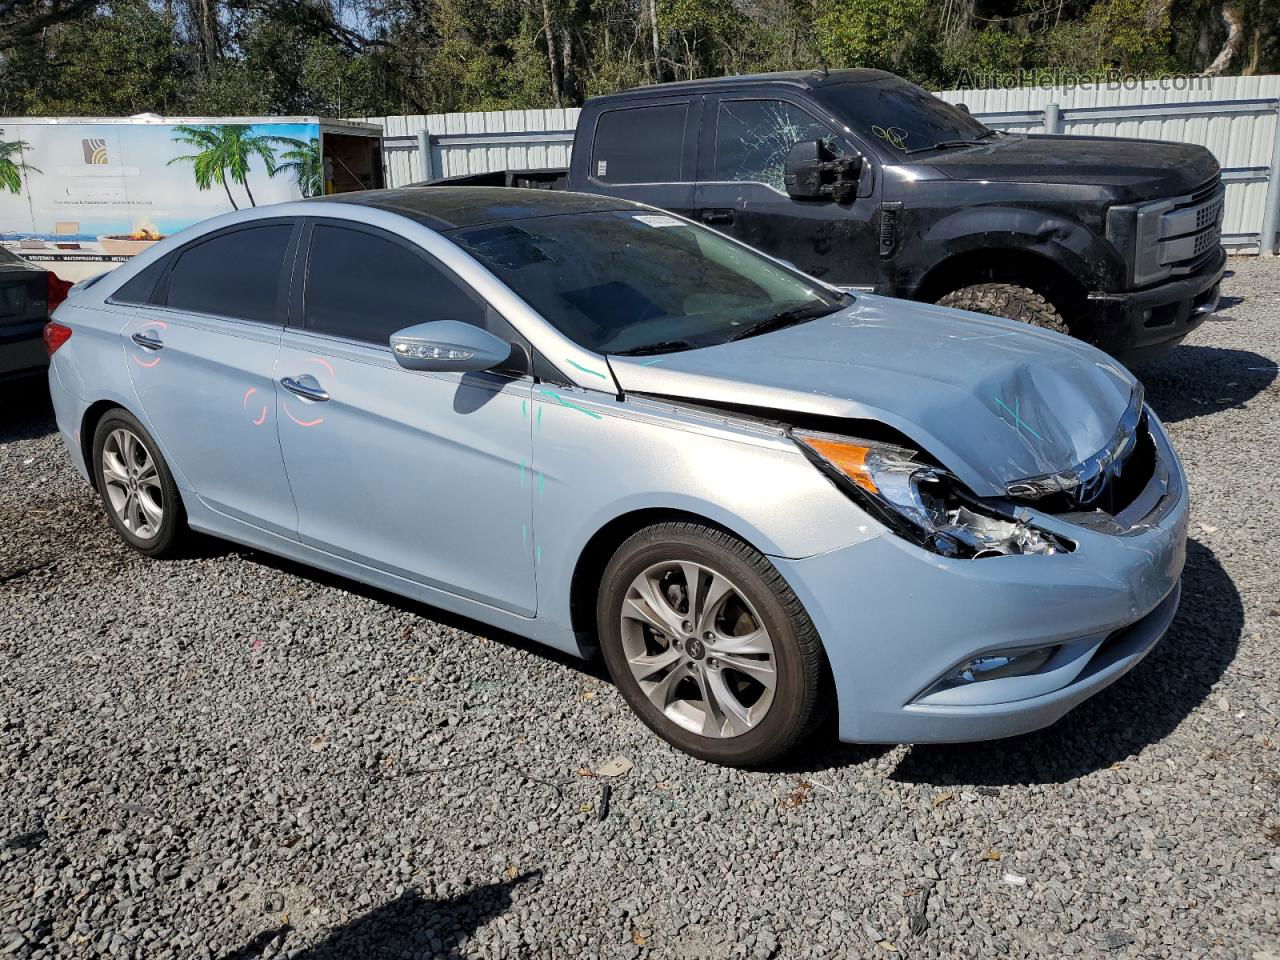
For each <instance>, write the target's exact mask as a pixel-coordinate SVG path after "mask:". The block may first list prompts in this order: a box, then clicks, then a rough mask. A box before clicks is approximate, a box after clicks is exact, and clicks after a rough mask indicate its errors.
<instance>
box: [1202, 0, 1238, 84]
mask: <svg viewBox="0 0 1280 960" xmlns="http://www.w3.org/2000/svg"><path fill="white" fill-rule="evenodd" d="M1221 15H1222V22H1223V23H1225V24H1226V25H1227V39H1226V40H1225V41H1224V42H1223V44H1222V49H1221V50H1219V51H1218V55H1217V57H1215V58H1214V61H1213V63H1211V64H1209V65H1208V66H1207V67H1205V68H1204V73H1203V76H1206V77H1216V76H1219V75H1221V74H1223V73H1225V72H1226V69H1227V67H1229V66H1231V61H1232V60H1234V59H1235V57H1236V54H1238V53H1239V52H1240V48H1241V47H1242V46H1243V45H1244V17H1243V16H1241V14H1240V11H1239V9H1238V8H1237V7H1236V5H1235V4H1234V3H1224V4H1223V5H1222V12H1221Z"/></svg>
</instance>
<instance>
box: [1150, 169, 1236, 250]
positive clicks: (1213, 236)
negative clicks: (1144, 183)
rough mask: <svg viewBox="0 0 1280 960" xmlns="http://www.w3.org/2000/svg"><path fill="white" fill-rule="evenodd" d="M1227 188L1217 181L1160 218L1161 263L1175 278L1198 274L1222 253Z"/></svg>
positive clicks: (1185, 198) (1181, 199)
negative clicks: (1182, 275) (1206, 264)
mask: <svg viewBox="0 0 1280 960" xmlns="http://www.w3.org/2000/svg"><path fill="white" fill-rule="evenodd" d="M1225 200H1226V187H1225V186H1224V185H1223V183H1222V181H1221V177H1214V178H1213V179H1212V180H1210V181H1209V182H1208V183H1206V184H1204V185H1203V186H1201V187H1199V188H1197V189H1196V190H1195V191H1193V192H1192V193H1190V194H1188V195H1187V196H1185V197H1179V198H1177V199H1176V200H1175V201H1174V206H1173V208H1172V209H1170V210H1167V211H1166V212H1165V213H1164V214H1163V215H1162V216H1161V217H1160V231H1159V240H1158V243H1159V248H1160V254H1159V262H1160V263H1161V264H1162V265H1167V266H1169V267H1170V268H1171V269H1170V272H1171V273H1173V274H1187V273H1194V272H1195V271H1196V270H1198V269H1199V268H1200V267H1202V266H1203V265H1204V264H1205V262H1207V261H1208V260H1209V259H1210V258H1211V257H1212V256H1213V255H1214V254H1215V253H1216V252H1217V249H1218V245H1219V243H1220V242H1221V239H1222V213H1223V209H1224V206H1225Z"/></svg>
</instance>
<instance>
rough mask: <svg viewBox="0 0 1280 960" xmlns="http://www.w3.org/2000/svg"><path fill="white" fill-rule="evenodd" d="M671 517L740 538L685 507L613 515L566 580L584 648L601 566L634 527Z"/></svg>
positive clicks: (591, 639)
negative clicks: (681, 508) (683, 508)
mask: <svg viewBox="0 0 1280 960" xmlns="http://www.w3.org/2000/svg"><path fill="white" fill-rule="evenodd" d="M671 520H682V521H685V522H687V523H700V524H702V525H703V526H704V527H711V528H713V529H715V530H723V531H724V532H725V533H727V534H729V535H730V536H734V537H738V539H742V538H741V537H740V536H739V535H738V534H737V533H735V532H734V531H732V530H729V529H727V528H726V527H724V526H722V525H721V524H718V523H716V522H715V521H713V520H708V519H707V518H706V517H703V516H700V515H698V514H696V513H689V512H688V511H686V510H668V509H665V508H651V509H646V510H636V511H633V512H631V513H624V514H623V515H622V516H620V517H614V518H613V519H612V520H610V521H609V522H608V523H606V524H605V525H604V526H603V527H601V528H600V529H599V530H597V531H596V532H595V534H593V535H592V537H591V539H590V540H588V541H587V545H586V546H585V547H583V548H582V553H581V554H579V555H578V562H577V563H576V564H575V565H574V568H573V579H572V580H570V581H569V620H570V624H569V625H570V626H571V627H572V628H573V632H574V633H575V634H576V635H577V637H578V639H579V642H580V643H581V644H582V646H583V649H584V650H592V651H594V649H595V635H596V598H597V596H598V595H599V593H600V581H601V580H602V579H603V578H604V568H605V567H606V566H607V565H608V563H609V559H610V558H611V557H612V556H613V555H614V554H615V553H616V552H617V550H618V548H619V547H620V546H622V544H623V543H624V542H626V539H627V538H628V537H629V536H631V535H632V534H633V533H635V532H636V531H638V530H643V529H644V528H645V527H651V526H653V525H654V524H655V523H665V522H667V521H671ZM584 640H585V642H584Z"/></svg>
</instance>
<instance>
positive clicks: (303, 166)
mask: <svg viewBox="0 0 1280 960" xmlns="http://www.w3.org/2000/svg"><path fill="white" fill-rule="evenodd" d="M280 146H282V147H288V149H287V150H285V151H284V152H283V153H281V154H280V160H281V161H282V162H281V163H280V164H279V165H278V166H276V167H275V168H274V169H273V170H272V171H271V175H272V176H273V177H274V176H275V175H276V174H277V173H286V172H288V173H292V174H293V179H294V182H295V183H297V185H298V189H299V190H300V191H302V195H303V196H304V197H318V196H320V194H322V193H323V192H324V165H323V163H322V162H321V160H320V141H319V140H318V139H317V138H315V137H312V138H311V140H310V142H309V143H303V142H302V141H301V140H295V139H293V138H292V137H280Z"/></svg>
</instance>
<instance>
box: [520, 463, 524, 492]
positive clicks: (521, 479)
mask: <svg viewBox="0 0 1280 960" xmlns="http://www.w3.org/2000/svg"><path fill="white" fill-rule="evenodd" d="M520 489H521V490H523V489H524V461H523V460H521V461H520Z"/></svg>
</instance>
